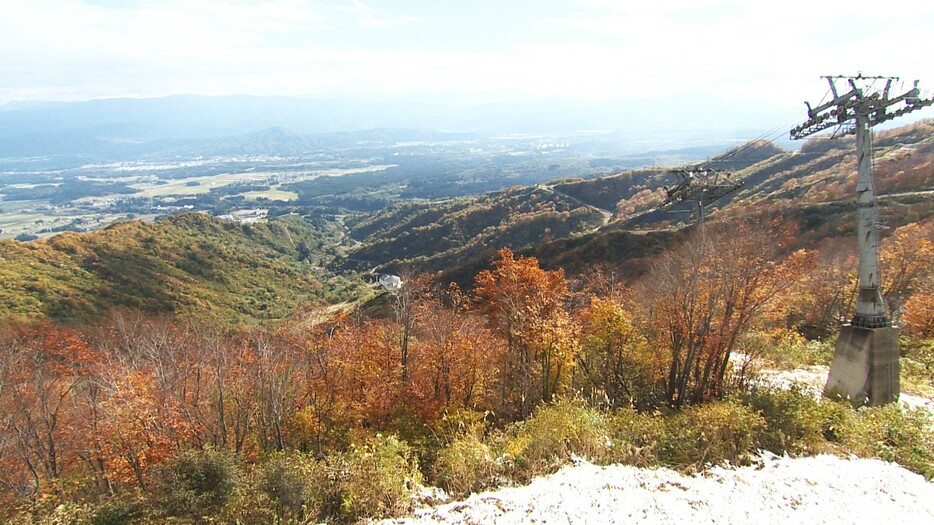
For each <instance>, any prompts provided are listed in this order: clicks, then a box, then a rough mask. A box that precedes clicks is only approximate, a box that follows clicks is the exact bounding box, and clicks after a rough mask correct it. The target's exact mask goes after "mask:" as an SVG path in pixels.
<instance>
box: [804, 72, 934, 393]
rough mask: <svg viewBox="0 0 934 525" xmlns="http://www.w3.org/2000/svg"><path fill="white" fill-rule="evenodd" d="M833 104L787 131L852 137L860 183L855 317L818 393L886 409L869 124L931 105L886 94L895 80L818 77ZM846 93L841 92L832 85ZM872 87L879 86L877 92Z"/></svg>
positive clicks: (893, 364) (893, 357) (887, 348)
mask: <svg viewBox="0 0 934 525" xmlns="http://www.w3.org/2000/svg"><path fill="white" fill-rule="evenodd" d="M824 78H826V79H827V81H828V82H829V83H830V92H831V94H832V96H833V99H832V100H830V101H829V102H827V103H825V104H821V105H819V106H818V107H815V108H812V107H811V105H810V104H808V105H807V106H808V120H807V122H805V123H804V124H802V125H800V126H798V127H796V128H794V129H792V130H791V138H792V139H801V138H804V137H807V136H809V135H812V134H814V133H817V132H820V131H823V130H825V129H828V128H836V130H837V132H836V133H835V134H834V136H840V135H849V134H855V135H856V156H857V166H858V168H857V171H858V174H857V175H858V179H857V183H856V209H857V215H858V222H857V227H856V235H857V249H858V253H859V296H858V297H857V299H856V313H855V314H854V315H853V319H852V321H850V324H848V325H844V327H843V328H842V329H841V331H840V337H839V339H837V346H836V349H835V351H834V356H833V362H832V363H831V365H830V376H829V377H828V378H827V385H826V386H825V387H824V395H825V396H829V397H838V398H844V399H849V400H850V402H852V403H853V404H856V405H863V404H867V403H868V404H869V405H873V406H876V405H884V404H886V403H892V402H894V401H897V400H898V394H899V365H898V332H897V330H896V329H895V328H893V327H892V323H891V320H890V319H889V316H888V314H887V312H886V309H885V303H884V302H883V301H882V286H881V282H882V278H881V275H880V272H879V258H878V250H879V237H878V231H877V223H876V209H875V205H876V197H875V190H874V189H873V185H872V127H873V126H875V125H877V124H881V123H882V122H885V121H888V120H891V119H893V118H895V117H898V116H901V115H904V114H906V113H910V112H912V111H915V110H916V109H921V108H923V107H925V106H930V105H931V104H934V99H931V98H922V97H921V92H920V91H919V89H918V82H917V81H915V83H914V87H913V88H912V89H910V90H908V91H906V92H904V93H903V94H901V95H897V96H891V93H890V91H891V89H892V85H893V82H895V81H897V80H898V79H897V78H895V77H865V76H863V75H862V74H860V75H857V76H855V77H839V76H838V77H824ZM838 81H839V82H841V83H842V84H843V85H844V86H845V87H846V88H848V90H847V91H846V92H845V93H842V94H841V93H840V91H839V90H838V86H837V82H838ZM877 84H882V85H883V86H884V87H880V88H879V89H875V86H876V85H877Z"/></svg>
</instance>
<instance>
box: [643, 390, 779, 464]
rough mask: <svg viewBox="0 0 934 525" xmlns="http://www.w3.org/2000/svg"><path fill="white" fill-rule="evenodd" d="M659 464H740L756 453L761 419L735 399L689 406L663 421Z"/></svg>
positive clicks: (762, 425) (760, 430)
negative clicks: (663, 435)
mask: <svg viewBox="0 0 934 525" xmlns="http://www.w3.org/2000/svg"><path fill="white" fill-rule="evenodd" d="M666 427H667V432H666V433H665V437H664V439H663V441H662V443H661V444H660V448H659V459H660V460H661V463H662V464H665V465H669V466H673V467H677V468H682V469H694V470H699V469H701V468H703V467H704V466H705V465H708V464H719V463H723V462H729V463H734V464H736V463H742V462H743V461H744V460H746V458H747V457H748V456H749V454H750V453H752V452H755V451H756V445H757V443H758V442H759V436H760V434H761V432H762V430H763V429H764V428H765V420H764V419H763V417H762V416H760V415H759V414H757V413H756V412H755V411H753V410H752V409H751V408H749V407H745V406H743V405H741V404H740V403H738V402H736V401H735V400H726V401H718V402H715V403H708V404H705V405H698V406H691V407H688V408H686V409H684V410H682V411H681V412H680V413H678V414H676V415H674V416H672V417H670V418H668V419H667V421H666Z"/></svg>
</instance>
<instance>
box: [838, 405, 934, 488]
mask: <svg viewBox="0 0 934 525" xmlns="http://www.w3.org/2000/svg"><path fill="white" fill-rule="evenodd" d="M857 414H858V417H857V418H855V420H854V421H853V422H852V423H853V424H852V425H851V429H850V433H849V435H848V436H847V440H846V442H847V445H848V448H850V449H851V450H853V451H854V453H861V455H868V454H867V452H868V451H869V450H871V451H872V454H873V455H875V456H878V457H879V458H881V459H883V460H885V461H892V462H895V463H898V464H900V465H902V466H903V467H905V468H907V469H909V470H911V471H913V472H916V473H918V474H921V475H923V476H924V477H926V478H928V479H932V478H934V430H932V429H931V415H930V413H929V412H928V411H927V410H924V409H908V410H904V411H903V410H902V409H901V407H899V406H898V405H897V404H892V405H886V406H884V407H875V408H865V409H861V410H859V411H858V412H857Z"/></svg>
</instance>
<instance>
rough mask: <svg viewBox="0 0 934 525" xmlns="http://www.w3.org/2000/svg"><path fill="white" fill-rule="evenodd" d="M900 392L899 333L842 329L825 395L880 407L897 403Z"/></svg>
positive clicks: (852, 328)
mask: <svg viewBox="0 0 934 525" xmlns="http://www.w3.org/2000/svg"><path fill="white" fill-rule="evenodd" d="M899 390H900V385H899V367H898V330H896V329H894V328H891V327H885V328H862V327H858V326H853V325H846V326H844V327H843V329H842V330H841V331H840V338H839V339H837V347H836V349H835V350H834V355H833V362H832V363H831V364H830V376H829V377H828V378H827V385H826V386H824V396H825V397H831V398H836V399H847V400H849V401H850V402H851V403H852V404H854V405H856V406H862V405H867V404H868V405H869V406H880V405H885V404H888V403H894V402H895V401H898V394H899Z"/></svg>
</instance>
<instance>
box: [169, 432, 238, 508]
mask: <svg viewBox="0 0 934 525" xmlns="http://www.w3.org/2000/svg"><path fill="white" fill-rule="evenodd" d="M238 478H239V470H238V468H237V464H236V462H235V461H234V460H233V459H232V458H231V457H229V456H227V455H226V454H224V453H223V452H220V451H217V450H210V449H206V450H189V451H185V452H182V453H181V455H179V456H178V457H177V458H175V460H174V461H172V462H170V463H169V464H167V465H165V466H164V467H163V468H161V469H160V472H159V473H158V474H157V483H156V485H157V486H156V494H157V498H158V499H159V500H160V503H161V507H162V508H161V510H163V511H164V512H166V513H167V514H169V515H172V516H191V517H195V518H200V517H204V516H208V515H211V514H214V513H216V512H217V511H218V510H220V508H221V507H223V505H224V504H225V503H227V501H228V500H229V499H230V497H231V496H232V495H233V492H234V488H235V487H236V484H237V480H238Z"/></svg>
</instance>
